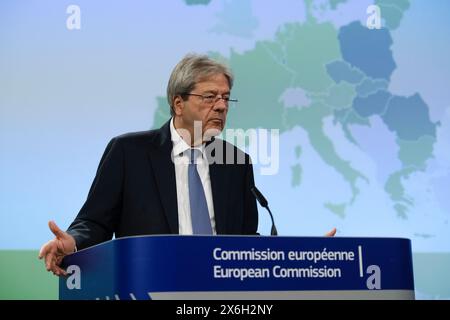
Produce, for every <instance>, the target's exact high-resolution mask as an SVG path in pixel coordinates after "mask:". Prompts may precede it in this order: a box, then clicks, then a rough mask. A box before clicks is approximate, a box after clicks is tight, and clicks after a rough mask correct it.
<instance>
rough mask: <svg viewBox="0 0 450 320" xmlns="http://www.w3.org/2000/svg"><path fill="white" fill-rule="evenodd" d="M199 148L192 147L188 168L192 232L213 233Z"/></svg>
mask: <svg viewBox="0 0 450 320" xmlns="http://www.w3.org/2000/svg"><path fill="white" fill-rule="evenodd" d="M200 154H201V152H200V150H198V149H191V154H190V162H189V169H188V180H189V202H190V206H191V219H192V232H193V233H194V234H212V229H211V220H210V219H209V213H208V205H207V204H206V197H205V191H204V190H203V185H202V181H201V179H200V176H199V174H198V171H197V161H196V159H197V157H198V156H199V155H200Z"/></svg>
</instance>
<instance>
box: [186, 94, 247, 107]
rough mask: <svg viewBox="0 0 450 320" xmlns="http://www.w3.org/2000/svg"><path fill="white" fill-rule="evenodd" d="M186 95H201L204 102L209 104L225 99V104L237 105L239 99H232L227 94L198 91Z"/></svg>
mask: <svg viewBox="0 0 450 320" xmlns="http://www.w3.org/2000/svg"><path fill="white" fill-rule="evenodd" d="M184 95H186V96H196V97H200V98H202V101H203V103H206V104H208V105H214V104H216V103H217V101H219V100H223V102H225V105H227V106H228V105H229V104H231V105H235V104H236V103H237V102H238V100H237V99H230V97H228V96H227V95H225V96H221V95H219V94H217V95H216V94H205V95H203V94H197V93H185V94H184Z"/></svg>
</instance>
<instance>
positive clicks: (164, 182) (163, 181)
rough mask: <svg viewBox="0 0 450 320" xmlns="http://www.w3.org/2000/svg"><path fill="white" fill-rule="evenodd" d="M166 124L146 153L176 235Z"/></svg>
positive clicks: (172, 229) (171, 168)
mask: <svg viewBox="0 0 450 320" xmlns="http://www.w3.org/2000/svg"><path fill="white" fill-rule="evenodd" d="M169 123H170V122H167V123H166V124H165V125H164V126H162V127H161V129H159V135H157V136H156V139H155V141H154V148H152V149H151V150H149V151H148V155H149V157H150V162H151V165H152V168H153V173H154V175H155V179H156V184H157V186H158V189H159V195H160V199H161V202H162V204H163V207H164V211H165V214H166V217H167V221H168V223H169V227H170V231H171V233H173V234H178V204H177V187H176V181H175V166H174V163H173V161H172V157H171V152H172V140H171V138H170V127H169Z"/></svg>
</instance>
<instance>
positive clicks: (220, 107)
mask: <svg viewBox="0 0 450 320" xmlns="http://www.w3.org/2000/svg"><path fill="white" fill-rule="evenodd" d="M226 109H228V105H227V102H226V101H225V100H224V99H222V98H218V99H217V101H216V103H215V104H214V110H215V111H225V110H226Z"/></svg>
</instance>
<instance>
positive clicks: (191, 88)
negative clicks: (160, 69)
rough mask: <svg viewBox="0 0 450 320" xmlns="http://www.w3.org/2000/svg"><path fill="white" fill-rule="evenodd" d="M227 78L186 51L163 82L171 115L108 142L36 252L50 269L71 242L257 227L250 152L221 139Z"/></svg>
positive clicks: (221, 69) (228, 87) (59, 272)
mask: <svg viewBox="0 0 450 320" xmlns="http://www.w3.org/2000/svg"><path fill="white" fill-rule="evenodd" d="M232 85H233V76H232V74H231V72H230V70H229V69H228V68H227V67H226V66H224V65H222V64H220V63H218V62H216V61H214V60H211V59H209V58H208V57H206V56H199V55H188V56H186V57H185V58H184V59H183V60H181V61H180V62H179V63H178V64H177V66H176V67H175V68H174V70H173V72H172V74H171V77H170V79H169V83H168V87H167V98H168V102H169V105H170V108H171V114H172V118H171V119H170V120H169V121H168V122H167V123H165V124H164V125H163V126H162V127H161V128H160V129H158V130H151V131H145V132H138V133H131V134H125V135H122V136H119V137H116V138H114V139H112V140H111V142H110V143H109V144H108V146H107V148H106V150H105V152H104V154H103V157H102V159H101V161H100V165H99V167H98V170H97V174H96V176H95V179H94V181H93V183H92V186H91V189H90V191H89V194H88V198H87V200H86V202H85V204H84V205H83V207H82V208H81V210H80V212H79V214H78V216H77V217H76V219H75V220H74V221H73V223H72V224H71V225H70V227H69V228H68V230H67V231H66V232H63V231H62V230H60V229H59V228H58V227H57V226H56V224H55V223H54V222H52V221H51V222H49V227H50V229H51V231H52V232H53V233H54V234H55V238H54V239H53V240H51V241H49V242H47V243H46V244H44V245H43V246H42V248H41V250H40V253H39V257H40V258H41V259H42V258H45V264H46V268H47V270H49V271H52V272H53V273H54V274H56V275H65V274H66V273H65V271H64V270H63V269H61V268H60V267H59V265H60V263H61V261H62V258H63V257H64V256H65V255H67V254H70V253H73V252H74V251H76V250H77V249H78V250H79V249H82V248H86V247H90V246H92V245H95V244H98V243H101V242H104V241H107V240H110V239H112V237H113V236H115V237H116V238H120V237H125V236H133V235H146V234H257V227H258V212H257V206H256V200H255V198H254V197H253V195H252V194H251V191H250V189H251V187H252V186H253V184H254V180H253V168H252V165H251V162H250V157H249V156H248V155H247V154H245V153H243V152H242V151H240V150H239V149H237V148H236V147H234V146H233V145H231V144H228V143H226V142H224V141H222V140H220V139H214V136H216V135H218V134H219V133H220V132H221V131H222V130H223V128H224V126H225V121H226V116H227V112H228V107H229V104H230V103H232V102H234V101H233V100H232V99H230V91H231V88H232Z"/></svg>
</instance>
